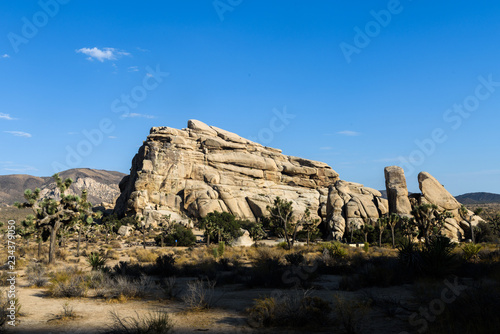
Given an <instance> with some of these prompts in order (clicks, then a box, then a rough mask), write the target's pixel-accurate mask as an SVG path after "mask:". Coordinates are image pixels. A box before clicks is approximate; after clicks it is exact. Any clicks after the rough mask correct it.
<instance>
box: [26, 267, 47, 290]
mask: <svg viewBox="0 0 500 334" xmlns="http://www.w3.org/2000/svg"><path fill="white" fill-rule="evenodd" d="M25 273H26V280H27V281H28V284H29V285H30V286H36V287H39V288H41V287H43V286H45V285H46V284H47V282H48V280H47V270H46V268H45V265H43V264H42V263H37V262H30V263H29V264H28V266H27V268H26V272H25Z"/></svg>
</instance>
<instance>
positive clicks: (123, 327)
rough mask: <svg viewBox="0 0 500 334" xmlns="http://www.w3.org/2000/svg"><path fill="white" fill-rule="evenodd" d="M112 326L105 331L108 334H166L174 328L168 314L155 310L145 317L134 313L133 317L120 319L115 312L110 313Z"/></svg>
mask: <svg viewBox="0 0 500 334" xmlns="http://www.w3.org/2000/svg"><path fill="white" fill-rule="evenodd" d="M111 320H112V325H111V326H110V327H109V328H108V329H107V330H106V331H105V333H108V334H122V333H125V334H166V333H170V332H171V331H172V329H173V327H174V325H173V323H172V320H170V317H169V315H168V313H166V312H164V311H161V310H156V311H153V312H149V313H147V314H145V315H139V314H138V313H137V312H136V316H135V317H126V318H123V319H122V318H120V316H119V315H118V313H117V312H116V311H112V312H111Z"/></svg>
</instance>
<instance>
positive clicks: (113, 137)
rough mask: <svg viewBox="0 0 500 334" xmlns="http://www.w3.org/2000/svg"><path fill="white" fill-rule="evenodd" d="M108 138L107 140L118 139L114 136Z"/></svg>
mask: <svg viewBox="0 0 500 334" xmlns="http://www.w3.org/2000/svg"><path fill="white" fill-rule="evenodd" d="M108 138H109V139H116V138H118V137H116V136H108Z"/></svg>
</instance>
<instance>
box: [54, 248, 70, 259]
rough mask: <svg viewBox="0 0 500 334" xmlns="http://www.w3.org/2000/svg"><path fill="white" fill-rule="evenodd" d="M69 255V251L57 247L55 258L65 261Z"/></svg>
mask: <svg viewBox="0 0 500 334" xmlns="http://www.w3.org/2000/svg"><path fill="white" fill-rule="evenodd" d="M68 256H69V252H68V251H67V250H66V249H63V248H58V249H57V250H56V258H57V259H59V260H62V261H66V260H67V258H68Z"/></svg>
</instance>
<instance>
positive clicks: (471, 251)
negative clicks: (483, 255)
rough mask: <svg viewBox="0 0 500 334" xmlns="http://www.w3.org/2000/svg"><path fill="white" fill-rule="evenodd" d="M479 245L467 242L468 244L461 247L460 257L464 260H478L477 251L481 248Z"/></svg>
mask: <svg viewBox="0 0 500 334" xmlns="http://www.w3.org/2000/svg"><path fill="white" fill-rule="evenodd" d="M481 248H482V247H481V245H476V244H473V243H468V244H465V245H464V246H463V247H462V252H463V253H462V258H463V259H464V260H465V261H470V260H472V261H477V260H479V255H478V254H479V251H480V250H481Z"/></svg>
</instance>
